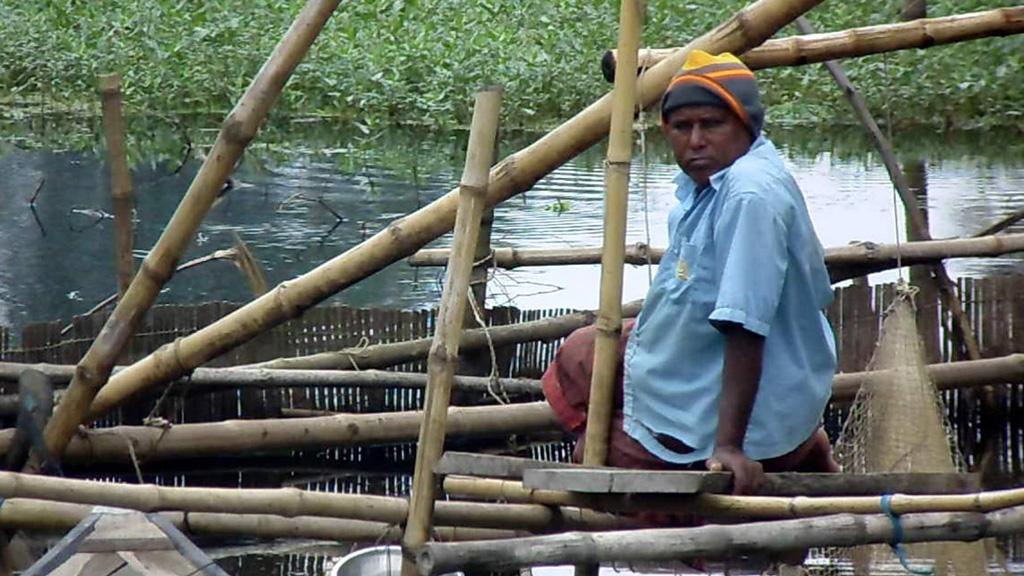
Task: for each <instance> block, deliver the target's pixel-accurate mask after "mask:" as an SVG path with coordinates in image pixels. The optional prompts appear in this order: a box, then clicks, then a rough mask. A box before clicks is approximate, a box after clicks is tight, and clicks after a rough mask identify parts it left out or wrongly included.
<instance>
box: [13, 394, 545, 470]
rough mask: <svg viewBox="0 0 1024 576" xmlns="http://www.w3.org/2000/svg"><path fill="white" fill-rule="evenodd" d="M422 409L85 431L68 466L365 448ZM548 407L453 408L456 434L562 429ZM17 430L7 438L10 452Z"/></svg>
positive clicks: (406, 432) (411, 433) (411, 436)
mask: <svg viewBox="0 0 1024 576" xmlns="http://www.w3.org/2000/svg"><path fill="white" fill-rule="evenodd" d="M421 417H422V412H418V411H415V412H413V411H407V412H384V413H373V414H343V415H338V416H326V417H320V418H294V419H286V420H227V421H223V422H213V423H205V424H176V425H173V426H170V427H166V428H165V427H157V426H116V427H113V428H103V429H97V430H88V431H83V432H82V433H80V434H77V435H76V436H75V437H74V438H73V439H72V440H71V442H70V443H69V444H68V449H67V451H66V452H65V456H64V459H63V461H65V462H71V463H74V462H78V463H89V464H94V463H99V462H122V463H126V462H131V461H132V459H133V454H134V458H137V459H138V460H140V461H142V462H152V461H158V460H169V459H175V458H186V457H198V456H221V457H223V456H224V455H225V454H245V455H252V454H256V453H260V452H267V451H273V450H292V449H302V448H326V447H331V448H336V447H340V446H355V445H363V444H389V443H396V442H412V441H415V440H416V438H417V434H418V432H419V426H420V418H421ZM558 429H559V428H558V420H557V418H555V415H554V414H553V413H552V412H551V409H550V408H549V407H548V404H547V402H543V401H541V402H529V403H524V404H508V405H503V406H473V407H455V408H450V409H449V414H448V433H449V434H450V435H451V436H453V437H462V436H466V437H477V436H491V435H504V434H522V433H527V432H537V431H545V430H558ZM12 436H13V431H11V430H9V429H8V430H4V431H3V432H2V433H0V452H3V453H6V452H7V450H8V448H9V446H10V443H11V438H12Z"/></svg>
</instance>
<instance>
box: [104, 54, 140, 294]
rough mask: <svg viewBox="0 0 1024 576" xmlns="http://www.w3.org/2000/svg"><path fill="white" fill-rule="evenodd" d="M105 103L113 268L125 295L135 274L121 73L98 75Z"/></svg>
mask: <svg viewBox="0 0 1024 576" xmlns="http://www.w3.org/2000/svg"><path fill="white" fill-rule="evenodd" d="M99 91H100V100H101V102H102V107H103V135H104V138H105V139H106V141H107V162H109V163H110V197H111V199H112V200H113V204H114V269H115V270H117V295H118V297H124V293H125V292H127V291H128V285H129V284H131V282H132V276H134V275H135V262H134V260H132V236H133V234H132V209H133V207H134V203H135V202H134V199H133V196H132V176H131V173H130V172H129V171H128V154H127V152H126V150H125V146H124V114H123V111H122V110H121V75H120V74H106V75H103V76H100V78H99Z"/></svg>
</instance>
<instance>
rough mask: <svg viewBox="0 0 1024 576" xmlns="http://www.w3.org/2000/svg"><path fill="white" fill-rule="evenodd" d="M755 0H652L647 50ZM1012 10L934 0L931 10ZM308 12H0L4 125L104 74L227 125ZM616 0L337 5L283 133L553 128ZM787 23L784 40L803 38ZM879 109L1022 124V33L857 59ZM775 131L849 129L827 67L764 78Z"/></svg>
mask: <svg viewBox="0 0 1024 576" xmlns="http://www.w3.org/2000/svg"><path fill="white" fill-rule="evenodd" d="M744 3H745V2H743V1H740V0H726V1H723V2H708V1H702V2H698V1H692V2H689V3H686V4H679V3H676V2H670V1H669V0H651V1H649V2H648V6H647V21H646V27H645V31H644V38H643V41H644V44H645V45H647V46H659V47H663V46H672V45H680V44H683V43H685V42H686V41H687V40H689V39H690V38H693V37H695V36H696V35H698V34H700V33H702V32H703V31H705V30H707V29H708V28H710V27H712V26H714V25H716V24H717V23H719V22H721V21H722V20H723V19H725V18H726V17H727V16H728V15H729V14H731V13H733V12H734V11H736V10H737V9H738V8H739V7H741V6H742V5H743V4H744ZM1015 3H1016V0H987V1H982V0H930V1H929V3H928V5H929V15H930V16H943V15H950V14H956V13H963V12H968V11H976V10H983V9H989V8H995V7H1000V6H1010V5H1013V4H1015ZM301 5H302V2H300V1H299V0H261V1H258V2H238V1H231V0H210V1H207V2H181V1H180V0H174V1H172V0H126V1H120V2H115V1H114V0H94V1H92V2H54V1H45V2H39V1H37V0H6V1H5V2H3V3H0V18H2V19H3V22H4V23H5V33H4V34H2V35H0V102H2V103H3V106H2V113H0V116H2V118H5V119H8V120H15V119H20V118H25V117H31V116H37V115H40V114H44V115H45V114H52V113H55V112H63V113H70V114H75V115H83V116H95V115H96V114H97V113H98V104H97V100H98V99H97V97H96V94H95V79H96V76H97V75H99V74H101V73H104V72H108V71H112V70H116V71H119V72H121V73H122V74H123V76H124V79H125V80H124V91H125V103H126V106H127V108H128V109H129V113H133V112H134V113H147V114H154V113H160V114H165V115H176V114H181V113H186V114H197V113H211V114H213V115H220V116H222V115H223V113H224V112H226V111H227V110H229V109H230V108H231V106H232V105H233V103H234V101H235V100H236V99H237V98H238V96H239V95H240V94H241V93H242V92H243V90H244V88H245V87H246V86H247V85H248V83H249V81H250V79H251V78H252V77H253V76H254V75H255V73H256V71H257V70H258V69H259V67H260V66H261V65H262V63H263V61H264V60H265V59H266V57H267V55H269V54H270V52H271V51H272V50H273V48H274V46H275V44H276V42H277V40H278V39H279V38H280V37H281V35H282V34H283V33H284V31H285V30H286V29H287V27H288V25H289V24H290V22H291V20H292V18H293V17H294V15H295V14H296V13H297V12H298V10H299V9H300V7H301ZM898 10H899V3H898V2H894V3H889V4H886V5H884V6H883V7H881V8H879V4H878V3H875V2H867V1H855V2H831V3H823V4H822V5H821V6H820V7H819V8H818V9H816V10H814V11H812V13H811V14H810V15H809V17H810V19H811V20H812V22H813V23H814V25H815V27H816V28H817V29H819V30H821V31H829V30H838V29H843V28H848V27H852V26H862V25H870V24H880V23H885V22H892V21H895V20H897V19H898ZM616 14H617V9H616V6H615V3H614V2H611V1H609V0H598V1H596V2H595V1H594V0H554V1H542V0H523V1H521V2H498V1H497V0H367V1H364V2H350V3H342V4H341V5H340V6H339V8H338V10H337V11H336V13H335V14H334V16H332V18H331V21H330V22H329V23H328V26H327V27H326V29H325V30H324V32H323V34H322V36H321V37H320V38H319V39H318V40H317V42H316V43H315V44H314V46H313V49H312V51H311V52H310V54H309V56H308V57H307V59H306V61H305V62H303V63H302V64H301V65H300V67H299V69H298V70H297V71H296V73H295V75H294V77H293V78H292V80H291V81H290V83H289V86H288V88H287V90H286V91H285V93H284V94H283V96H282V98H281V100H280V102H279V103H278V105H277V107H276V108H275V110H274V113H273V114H274V116H273V117H272V122H273V121H274V120H275V119H280V118H282V117H309V118H324V117H329V118H331V119H334V120H335V121H337V122H340V123H344V124H346V125H347V126H349V127H355V128H357V129H359V130H360V131H362V132H363V133H364V136H369V135H372V134H373V133H375V132H379V131H380V130H381V129H383V128H387V127H394V126H396V125H398V126H408V125H416V126H424V127H428V128H437V127H460V126H465V125H467V124H468V121H469V117H470V114H471V109H470V108H471V102H472V92H473V91H474V90H475V89H476V88H477V87H479V86H481V85H484V84H500V85H502V86H504V87H505V106H504V107H503V109H504V113H503V116H504V117H503V121H502V125H503V126H505V127H509V126H517V127H532V128H548V127H551V126H553V125H555V124H557V123H559V122H561V121H562V120H564V119H566V118H567V117H568V116H570V115H571V114H573V113H575V112H577V111H578V110H580V109H582V108H583V107H584V106H586V105H588V104H589V103H590V102H592V101H593V100H594V99H596V98H597V97H599V96H600V95H601V94H603V93H605V92H606V91H608V90H609V89H610V85H609V84H607V83H606V82H605V81H604V80H603V79H602V77H601V74H600V72H599V61H600V57H601V55H602V54H603V52H604V50H605V49H607V48H609V47H611V46H612V45H613V44H614V39H615V30H616V26H617V24H616ZM795 33H796V32H795V30H794V29H792V28H787V29H786V30H785V31H783V32H782V34H795ZM847 69H848V71H849V73H850V76H851V78H852V79H853V81H854V82H855V83H856V84H857V86H858V88H859V89H860V90H861V91H862V92H863V94H864V96H865V97H866V98H867V100H868V102H869V104H870V105H871V106H872V108H873V110H875V111H876V112H878V113H879V114H880V116H882V114H881V111H882V110H885V114H884V116H891V117H892V118H893V120H894V121H895V122H898V123H903V124H911V123H913V124H919V123H923V124H931V125H938V126H943V127H964V126H996V125H1011V126H1022V125H1024V93H1022V92H1021V91H1020V90H1019V87H1020V86H1021V85H1022V84H1024V37H1021V36H1011V37H1006V38H991V39H985V40H977V41H972V42H966V43H961V44H956V45H952V46H945V47H938V48H932V49H928V50H913V51H908V52H903V53H897V54H891V55H889V56H871V57H866V58H862V59H858V60H856V61H850V62H848V63H847ZM759 76H760V77H761V79H762V84H763V86H764V90H765V100H766V101H767V103H768V105H769V108H770V110H771V114H770V116H769V123H770V124H772V125H787V124H806V123H812V124H822V123H825V124H835V123H852V122H853V116H852V115H851V114H850V113H849V111H848V107H847V104H846V102H845V101H844V99H843V98H842V95H841V94H840V93H839V91H838V90H837V89H836V88H835V86H834V85H833V83H832V81H831V80H830V78H829V77H828V76H827V74H826V73H825V72H824V71H823V70H822V68H821V67H820V66H803V67H799V68H783V69H775V70H770V71H765V72H763V73H760V75H759Z"/></svg>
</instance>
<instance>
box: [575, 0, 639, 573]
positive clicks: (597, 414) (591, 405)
mask: <svg viewBox="0 0 1024 576" xmlns="http://www.w3.org/2000/svg"><path fill="white" fill-rule="evenodd" d="M641 10H642V8H641V5H640V4H639V3H638V2H636V1H635V0H622V2H621V3H620V5H619V55H620V56H621V61H620V62H619V66H620V67H621V69H622V70H635V69H636V62H637V55H636V54H637V49H638V48H639V47H640V28H641V19H642V14H641ZM636 85H637V82H636V78H634V77H633V75H632V74H622V75H621V76H619V80H617V81H616V82H615V88H614V89H613V90H612V98H613V101H612V119H611V126H610V128H609V132H608V156H607V159H606V160H605V169H604V183H605V193H604V243H603V246H602V256H601V292H600V307H599V310H598V314H597V321H596V322H594V327H595V328H596V329H597V333H596V337H595V340H594V365H593V371H592V376H591V380H590V400H589V402H588V403H587V431H586V439H585V440H586V441H585V444H584V447H583V463H584V464H589V465H591V466H601V465H603V464H604V463H605V458H606V457H607V455H608V442H609V437H610V431H611V421H612V407H613V405H614V403H615V398H614V393H615V372H616V370H615V367H616V365H617V364H618V362H619V359H618V349H619V340H620V337H621V335H622V268H623V260H624V258H625V250H624V247H625V243H626V210H627V208H628V201H629V165H630V162H631V161H632V158H633V112H634V111H635V110H636ZM579 572H580V568H579V567H578V568H577V573H579ZM595 572H596V571H595Z"/></svg>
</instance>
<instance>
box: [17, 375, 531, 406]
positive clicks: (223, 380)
mask: <svg viewBox="0 0 1024 576" xmlns="http://www.w3.org/2000/svg"><path fill="white" fill-rule="evenodd" d="M27 368H35V369H37V370H39V371H40V372H42V373H43V374H45V375H46V376H48V377H49V378H50V379H51V380H53V382H54V384H57V385H63V384H67V383H68V382H69V381H70V380H71V377H72V375H73V374H74V371H75V367H74V366H72V365H60V364H21V363H16V362H0V381H10V382H16V381H17V380H18V376H19V375H20V374H21V372H22V371H23V370H25V369H27ZM122 369H123V368H122V367H117V368H114V373H115V374H116V373H117V372H118V371H119V370H122ZM426 384H427V375H426V374H423V373H420V372H390V371H384V370H364V371H362V372H354V371H338V370H268V369H263V368H256V369H249V368H196V370H195V372H193V373H192V374H191V375H190V376H189V378H188V385H189V386H188V389H189V391H190V392H197V391H207V390H223V389H233V388H237V389H244V388H291V387H302V386H310V387H313V386H317V387H339V388H340V387H348V388H366V389H384V390H388V389H392V388H425V387H426ZM454 384H455V388H457V389H459V390H462V391H466V392H473V393H478V394H489V393H491V392H494V391H497V390H500V391H502V392H505V393H506V394H511V395H536V394H540V393H541V385H540V380H532V379H529V378H500V379H498V381H497V382H492V380H491V379H490V378H485V377H478V376H455V380H454ZM170 393H171V394H174V390H172V391H171V392H170ZM16 403H17V398H16V395H11V394H6V395H0V415H2V414H5V413H6V412H5V410H7V405H8V404H11V405H12V406H13V404H16ZM13 409H14V410H16V409H17V407H16V406H14V407H13Z"/></svg>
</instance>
